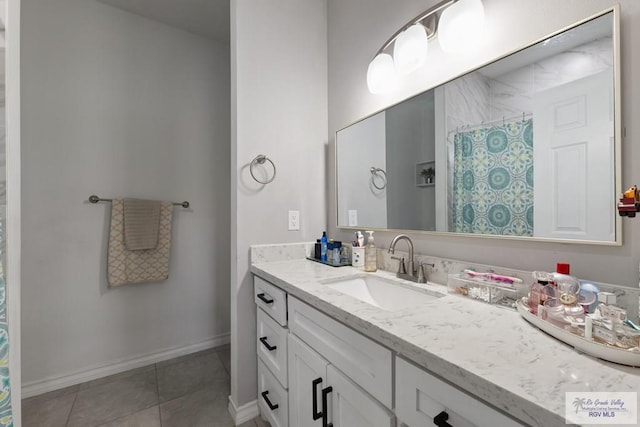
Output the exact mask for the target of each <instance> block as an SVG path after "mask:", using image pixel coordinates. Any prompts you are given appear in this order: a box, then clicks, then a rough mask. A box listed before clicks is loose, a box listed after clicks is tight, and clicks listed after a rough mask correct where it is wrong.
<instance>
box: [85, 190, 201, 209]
mask: <svg viewBox="0 0 640 427" xmlns="http://www.w3.org/2000/svg"><path fill="white" fill-rule="evenodd" d="M89 201H90V202H91V203H98V202H112V201H113V199H103V198H101V197H98V196H96V195H95V194H93V195H91V196H89ZM173 205H174V206H182V207H183V208H185V209H186V208H188V207H189V206H191V204H190V203H189V202H187V201H184V202H173Z"/></svg>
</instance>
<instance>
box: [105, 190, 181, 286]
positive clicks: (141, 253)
mask: <svg viewBox="0 0 640 427" xmlns="http://www.w3.org/2000/svg"><path fill="white" fill-rule="evenodd" d="M172 218H173V204H172V203H171V202H160V222H159V232H158V244H157V246H156V248H155V249H144V250H135V251H131V250H128V249H127V247H126V245H125V239H124V228H125V225H124V201H123V200H122V199H114V200H113V202H112V206H111V226H110V229H109V250H108V260H107V277H108V280H109V285H110V286H112V287H115V286H121V285H126V284H133V283H145V282H160V281H163V280H166V279H167V278H168V277H169V255H170V253H171V220H172Z"/></svg>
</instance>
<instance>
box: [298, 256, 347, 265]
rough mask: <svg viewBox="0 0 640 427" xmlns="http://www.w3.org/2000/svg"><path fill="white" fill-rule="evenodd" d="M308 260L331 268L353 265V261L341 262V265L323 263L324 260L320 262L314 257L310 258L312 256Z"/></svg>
mask: <svg viewBox="0 0 640 427" xmlns="http://www.w3.org/2000/svg"><path fill="white" fill-rule="evenodd" d="M307 259H308V260H310V261H315V262H317V263H320V264H324V265H328V266H331V267H346V266H350V265H351V261H348V262H340V263H337V264H335V263H333V262H329V261H322V260H319V259H317V258H313V257H310V256H308V257H307Z"/></svg>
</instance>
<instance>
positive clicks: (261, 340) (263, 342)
mask: <svg viewBox="0 0 640 427" xmlns="http://www.w3.org/2000/svg"><path fill="white" fill-rule="evenodd" d="M260 342H261V343H262V345H264V346H265V347H267V350H269V351H273V350H275V349H276V348H278V346H277V345H269V343H268V342H267V337H262V338H260Z"/></svg>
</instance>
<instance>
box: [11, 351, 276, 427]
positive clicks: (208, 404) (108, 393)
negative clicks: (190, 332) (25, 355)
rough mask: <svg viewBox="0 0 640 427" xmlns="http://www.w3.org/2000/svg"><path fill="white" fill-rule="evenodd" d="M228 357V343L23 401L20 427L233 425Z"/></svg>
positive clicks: (250, 426)
mask: <svg viewBox="0 0 640 427" xmlns="http://www.w3.org/2000/svg"><path fill="white" fill-rule="evenodd" d="M229 359H230V350H229V346H228V345H227V346H222V347H217V348H214V349H210V350H205V351H201V352H198V353H194V354H190V355H188V356H182V357H178V358H175V359H171V360H168V361H165V362H160V363H156V364H154V365H150V366H145V367H143V368H139V369H134V370H131V371H128V372H123V373H121V374H116V375H111V376H109V377H105V378H100V379H97V380H93V381H88V382H86V383H83V384H79V385H75V386H72V387H67V388H65V389H61V390H56V391H52V392H50V393H45V394H42V395H40V396H35V397H31V398H28V399H24V400H23V401H22V425H23V426H24V427H178V426H179V427H233V426H234V424H233V420H232V419H231V415H229V412H228V410H227V406H228V396H229V390H230V378H229V372H230V361H229ZM268 426H269V424H268V423H266V422H265V421H263V420H261V419H260V417H258V418H255V419H253V420H250V421H247V422H246V423H243V424H241V425H240V426H239V427H268Z"/></svg>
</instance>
